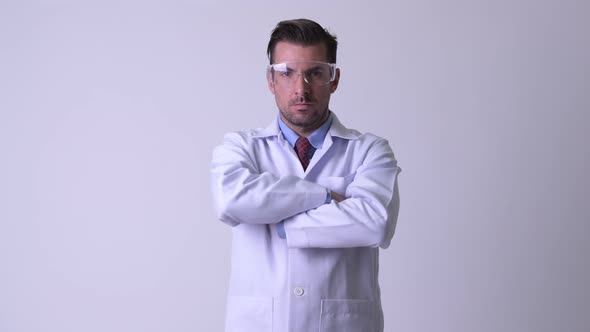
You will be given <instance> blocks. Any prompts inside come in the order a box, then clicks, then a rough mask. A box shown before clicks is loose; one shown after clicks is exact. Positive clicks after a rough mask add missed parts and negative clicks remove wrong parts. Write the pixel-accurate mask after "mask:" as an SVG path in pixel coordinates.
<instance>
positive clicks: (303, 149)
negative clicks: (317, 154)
mask: <svg viewBox="0 0 590 332" xmlns="http://www.w3.org/2000/svg"><path fill="white" fill-rule="evenodd" d="M295 147H296V148H297V156H298V157H299V161H301V166H303V169H304V170H306V169H307V165H309V158H307V156H308V155H309V150H310V149H311V143H309V141H308V140H307V138H305V137H299V138H298V139H297V141H296V142H295Z"/></svg>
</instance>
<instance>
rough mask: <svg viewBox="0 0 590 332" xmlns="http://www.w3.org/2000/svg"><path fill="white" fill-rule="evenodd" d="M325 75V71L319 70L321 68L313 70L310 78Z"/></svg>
mask: <svg viewBox="0 0 590 332" xmlns="http://www.w3.org/2000/svg"><path fill="white" fill-rule="evenodd" d="M323 74H324V71H323V70H321V69H319V68H317V69H312V70H311V71H310V72H309V76H310V77H321V76H322V75H323Z"/></svg>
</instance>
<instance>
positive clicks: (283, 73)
mask: <svg viewBox="0 0 590 332" xmlns="http://www.w3.org/2000/svg"><path fill="white" fill-rule="evenodd" d="M292 73H293V71H292V70H286V71H280V72H279V76H281V77H285V78H288V77H290V76H291V75H292Z"/></svg>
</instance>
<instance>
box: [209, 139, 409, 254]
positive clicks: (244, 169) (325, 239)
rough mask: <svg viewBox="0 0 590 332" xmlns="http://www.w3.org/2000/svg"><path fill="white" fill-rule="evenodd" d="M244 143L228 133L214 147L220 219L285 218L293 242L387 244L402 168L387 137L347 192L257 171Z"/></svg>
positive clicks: (256, 221)
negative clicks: (221, 143) (327, 201)
mask: <svg viewBox="0 0 590 332" xmlns="http://www.w3.org/2000/svg"><path fill="white" fill-rule="evenodd" d="M245 144H247V143H246V141H245V140H244V139H243V138H242V137H241V136H240V135H238V134H228V135H226V137H225V141H224V144H223V145H221V146H219V147H217V148H216V149H215V150H214V153H213V161H212V164H211V181H212V182H211V188H212V193H213V199H214V202H215V207H216V210H217V212H218V217H219V219H220V220H221V221H223V222H225V223H227V224H229V225H232V226H236V225H238V224H242V223H246V224H273V223H278V222H280V221H283V222H284V225H285V230H286V233H287V245H288V246H289V247H292V248H343V247H359V246H381V247H387V246H388V245H389V242H390V240H391V237H392V236H393V232H394V229H395V224H396V221H397V213H398V208H399V196H398V191H397V174H398V173H399V171H400V169H399V168H398V167H397V163H396V161H395V158H394V156H393V152H392V151H391V149H390V147H389V145H388V144H387V142H386V141H385V140H382V139H379V140H376V141H375V142H374V143H373V144H372V145H371V146H370V148H369V150H368V152H367V154H366V157H365V159H364V160H363V162H362V164H361V166H360V167H359V168H358V169H357V170H356V175H355V178H354V180H353V181H352V182H351V183H350V184H349V185H348V187H347V188H346V192H345V193H338V192H334V190H332V188H327V187H324V186H322V185H320V184H317V183H314V182H310V181H306V180H303V179H301V178H299V177H297V176H283V177H279V176H276V175H274V174H271V173H269V172H259V170H258V168H257V165H256V163H255V161H254V160H253V159H252V157H251V156H250V155H248V152H247V151H248V149H247V148H246V146H245ZM327 192H331V196H332V201H331V202H330V203H328V204H326V195H327Z"/></svg>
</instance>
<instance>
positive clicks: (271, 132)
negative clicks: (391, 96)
mask: <svg viewBox="0 0 590 332" xmlns="http://www.w3.org/2000/svg"><path fill="white" fill-rule="evenodd" d="M280 133H281V129H280V128H279V124H278V121H277V120H276V119H274V120H273V121H272V122H271V124H269V125H268V126H267V127H266V128H263V129H261V130H258V131H255V132H254V133H253V135H252V137H255V138H263V137H269V136H278V135H279V134H280ZM328 134H330V135H331V136H335V137H340V138H344V139H358V138H359V136H360V134H359V133H358V132H357V131H356V130H352V129H348V128H346V127H345V126H344V125H343V124H342V123H341V122H340V120H338V117H337V116H336V113H334V112H332V126H331V127H330V130H328Z"/></svg>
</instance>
